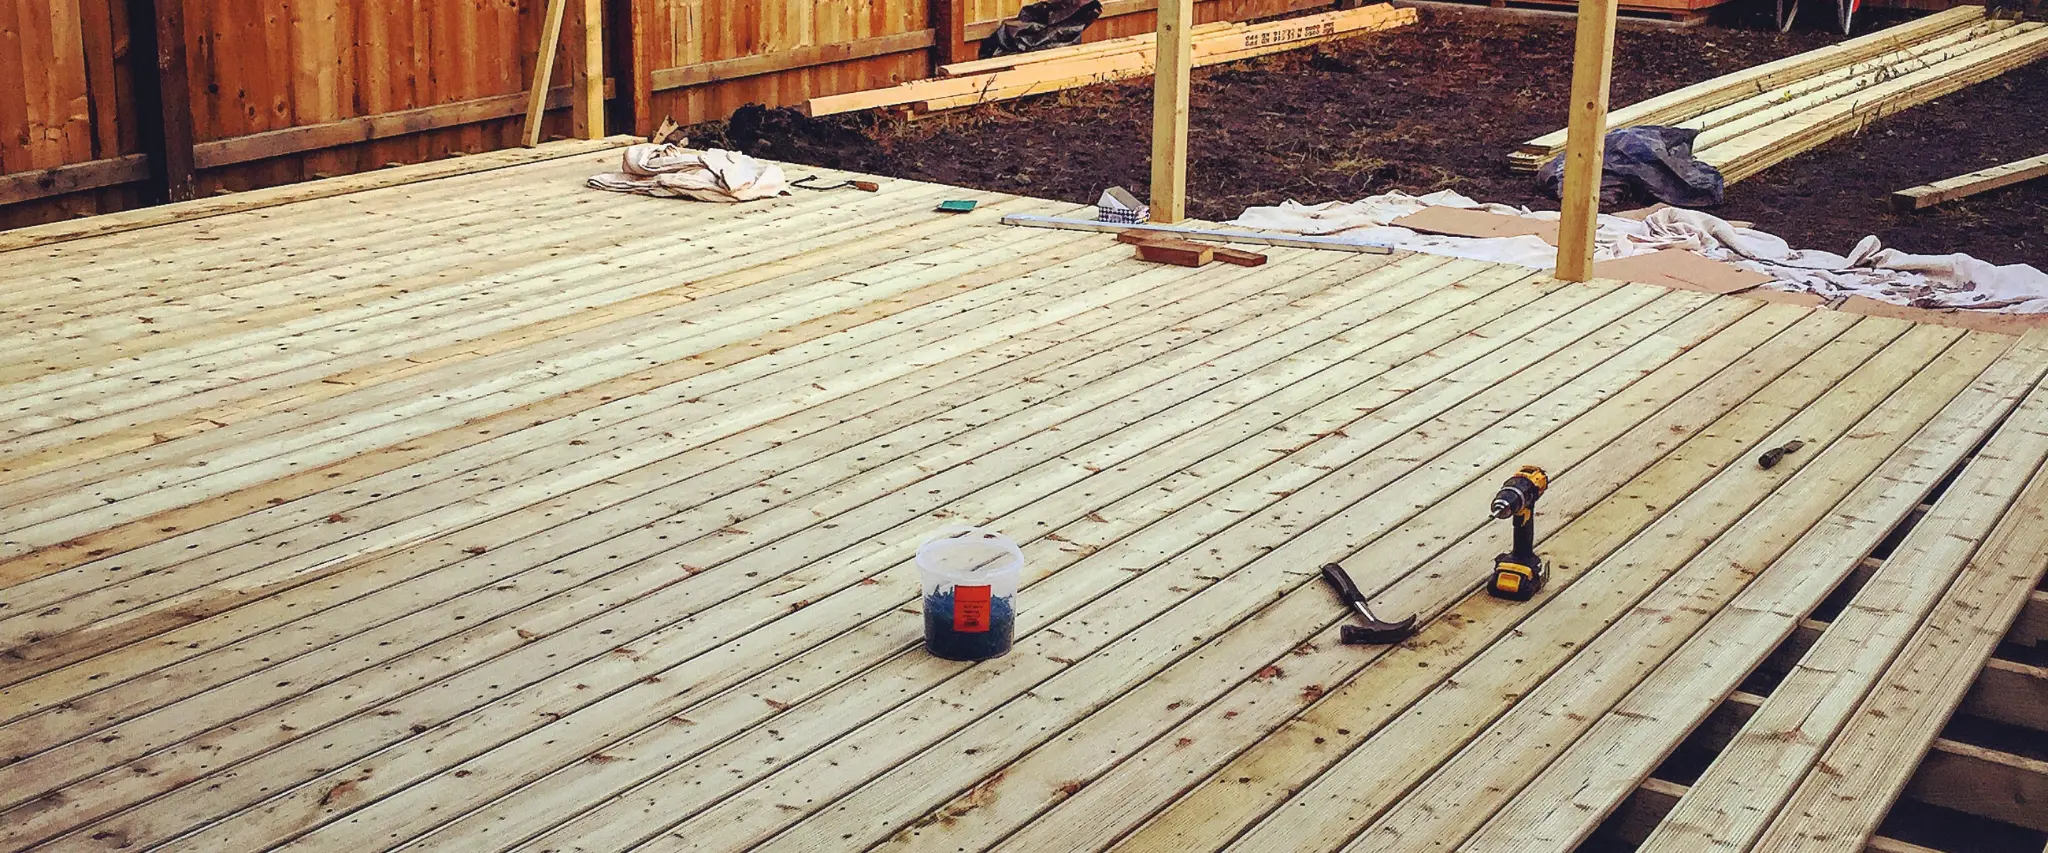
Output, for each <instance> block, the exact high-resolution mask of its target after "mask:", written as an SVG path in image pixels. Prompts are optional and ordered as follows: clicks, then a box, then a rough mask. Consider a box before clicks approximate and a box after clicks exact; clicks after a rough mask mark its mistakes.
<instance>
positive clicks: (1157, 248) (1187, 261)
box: [1137, 238, 1216, 267]
mask: <svg viewBox="0 0 2048 853" xmlns="http://www.w3.org/2000/svg"><path fill="white" fill-rule="evenodd" d="M1137 247H1138V252H1137V255H1138V257H1140V258H1143V259H1145V260H1148V261H1151V262H1153V263H1155V264H1173V265H1174V266H1181V267H1201V266H1208V264H1209V262H1211V261H1214V260H1215V259H1216V249H1215V247H1213V246H1204V245H1202V244H1200V243H1191V242H1188V241H1186V240H1173V239H1168V238H1157V239H1152V240H1142V241H1139V242H1138V243H1137Z"/></svg>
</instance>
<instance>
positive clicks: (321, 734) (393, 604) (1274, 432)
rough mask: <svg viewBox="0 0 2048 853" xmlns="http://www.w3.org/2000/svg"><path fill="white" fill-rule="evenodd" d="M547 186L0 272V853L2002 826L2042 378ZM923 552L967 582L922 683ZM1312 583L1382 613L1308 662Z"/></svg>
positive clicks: (5, 263)
mask: <svg viewBox="0 0 2048 853" xmlns="http://www.w3.org/2000/svg"><path fill="white" fill-rule="evenodd" d="M608 157H609V155H603V154H599V155H592V154H580V155H577V156H573V157H568V158H564V159H556V160H550V161H546V162H541V163H536V164H531V165H523V166H517V167H511V168H502V169H497V170H494V171H488V172H482V173H478V174H471V175H467V176H459V177H445V178H442V179H439V180H433V181H428V182H423V183H417V184H411V185H403V186H395V187H387V188H383V189H375V190H370V191H365V192H358V193H353V194H347V195H340V196H336V197H332V198H321V199H314V200H307V201H300V202H297V203H293V204H286V205H282V206H276V207H269V208H264V209H260V210H253V211H248V212H242V213H232V214H228V215H220V216H212V217H208V218H202V219H196V220H192V221H185V222H170V223H166V224H158V225H154V226H152V227H147V228H141V229H139V230H132V231H127V232H124V233H113V234H106V235H102V236H95V237H89V238H85V239H78V240H70V241H67V242H60V243H55V244H51V245H45V246H37V247H32V248H26V249H18V250H15V251H12V252H8V253H5V254H0V270H4V272H0V278H4V279H5V280H6V282H7V284H6V285H5V287H4V288H0V309H4V312H5V313H4V316H0V323H4V324H5V327H6V331H5V334H6V339H7V341H8V344H9V345H8V347H7V350H6V355H5V360H4V362H0V394H4V396H5V404H4V406H0V430H4V434H5V436H6V443H5V445H4V447H0V484H4V486H0V495H4V497H0V504H4V508H0V543H4V544H0V549H4V550H0V560H4V561H0V809H4V811H0V849H4V850H23V849H48V850H95V851H105V850H116V849H120V850H176V851H205V853H232V851H253V850H264V849H273V848H290V849H295V850H298V849H304V850H331V851H346V853H364V851H371V850H397V849H403V850H451V851H483V850H521V851H543V850H547V851H625V850H639V851H669V850H741V849H748V848H758V849H768V850H791V851H816V850H867V849H888V850H930V851H953V850H969V851H979V850H984V849H1000V850H1005V851H1027V850H1028V851H1057V852H1063V851H1075V850H1101V849H1109V848H1115V849H1120V850H1132V851H1146V850H1171V851H1208V850H1218V849H1225V848H1228V849H1233V850H1245V851H1253V850H1258V851H1269V850H1270V851H1330V850H1339V849H1343V850H1352V851H1375V853H1377V851H1420V850H1449V849H1456V850H1465V851H1508V850H1515V851H1568V850H1573V849H1575V848H1578V847H1580V846H1581V845H1582V843H1584V844H1585V845H1587V848H1586V849H1595V848H1599V849H1616V846H1617V845H1618V846H1619V847H1620V848H1621V849H1626V848H1627V847H1628V846H1631V845H1636V844H1641V845H1642V849H1645V850H1656V851H1697V850H1703V849H1708V848H1709V847H1712V848H1713V849H1718V850H1767V851H1785V850H1796V851H1860V850H1862V849H1864V847H1865V844H1866V839H1868V838H1869V837H1870V836H1871V835H1872V833H1874V832H1877V831H1878V828H1879V824H1880V821H1883V820H1885V819H1886V816H1887V814H1888V812H1890V811H1892V805H1893V801H1894V800H1895V799H1898V798H1900V797H1901V795H1902V794H1903V797H1904V803H1906V804H1909V805H1902V806H1901V809H1905V808H1908V807H1910V808H1913V809H1918V810H1921V811H1924V812H1926V813H1928V814H1934V815H1937V816H1949V817H1953V819H1954V820H1957V821H1964V822H1963V823H1954V824H1947V825H1944V826H1946V827H1948V828H1949V830H1951V831H1948V832H1947V833H1946V834H1948V835H1951V836H1953V835H1954V834H1955V833H1956V832H1960V831H1964V830H1968V829H1969V828H1970V827H1976V826H1979V825H1980V824H1978V823H1969V821H1978V822H1989V823H1996V824H1998V826H1999V827H2000V830H1999V831H2008V830H2009V831H2010V833H2012V835H2011V837H2012V838H2013V839H2016V840H2014V841H2013V842H2012V843H2014V844H2020V845H2024V844H2025V843H2027V838H2028V836H2027V835H2026V833H2034V834H2033V835H2032V836H2031V838H2032V843H2034V844H2035V845H2036V846H2037V847H2038V846H2039V845H2040V844H2041V842H2042V841H2043V839H2044V838H2048V836H2044V835H2042V833H2043V832H2048V805H2044V803H2048V788H2044V785H2048V773H2044V772H2043V769H2044V768H2048V763H2044V762H2043V761H2042V759H2044V758H2048V755H2044V754H2029V752H2028V749H2027V744H2028V743H2032V744H2033V745H2035V746H2040V745H2041V744H2043V743H2048V735H2044V734H2042V732H2044V731H2048V719H2044V718H2048V714H2044V712H2043V711H2042V710H2041V709H2042V707H2043V703H2042V701H2041V699H2042V697H2043V696H2048V670H2043V669H2042V668H2041V665H2042V664H2044V663H2048V660H2042V659H2040V658H2039V656H2038V655H2036V654H2035V653H2036V652H2037V651H2038V648H2037V647H2036V646H2035V645H2034V644H2036V643H2038V642H2039V641H2040V640H2041V638H2042V636H2043V635H2044V634H2048V597H2044V596H2043V595H2042V594H2041V593H2039V592H2037V591H2036V590H2037V588H2038V586H2039V584H2040V582H2041V574H2042V571H2043V568H2044V563H2048V557H2044V556H2043V555H2044V554H2048V518H2044V515H2048V469H2044V467H2043V464H2042V463H2043V459H2044V458H2048V387H2044V385H2043V383H2042V377H2043V374H2044V372H2048V332H2034V333H2030V334H2028V335H2026V336H2024V337H2012V336H2005V335H1998V334H1991V333H1987V332H1967V331H1962V330H1958V329H1952V328H1943V327H1936V326H1915V325H1912V324H1909V323H1906V322H1903V321H1900V320H1896V319H1886V318H1876V317H1857V316H1853V315H1849V314H1843V313H1838V312H1833V311H1826V310H1809V309H1806V308H1801V307H1795V306H1790V305H1782V304H1766V303H1763V302H1759V301H1753V300H1749V299H1743V298H1715V297H1711V296H1707V295H1704V294H1697V293H1685V292H1672V291H1665V290H1661V289H1657V288H1653V287H1648V286H1642V285H1626V284H1617V283H1612V282H1604V283H1603V282H1596V283H1592V284H1586V285H1570V284H1561V283H1558V282H1555V281H1551V280H1549V279H1548V278H1546V277H1545V276H1542V275H1540V274H1534V273H1532V272H1531V271H1529V270H1526V269H1521V268H1515V267H1503V266H1495V265H1489V264H1484V263H1479V262H1472V261H1460V260H1450V259H1445V258H1440V257H1432V256H1423V255H1396V256H1374V255H1362V254H1352V253H1345V252H1332V251H1316V250H1303V249H1272V250H1270V255H1271V256H1272V262H1271V263H1269V264H1267V265H1265V266H1262V267H1257V268H1239V267H1232V266H1211V267H1208V268H1204V269H1201V270H1188V269H1183V268H1178V267H1163V266H1152V265H1147V264H1143V263H1141V262H1138V261H1136V260H1133V259H1132V258H1130V257H1129V254H1130V248H1129V247H1128V246H1124V245H1120V244H1117V243H1115V242H1113V241H1112V240H1110V239H1109V238H1108V237H1107V236H1105V235H1100V234H1083V233H1069V232H1055V231H1043V230H1029V229H1016V228H1009V227H1005V226H1002V225H1000V224H998V223H997V220H998V219H999V217H1000V216H1001V215H1002V214H1005V213H1012V212H1018V213H1023V212H1031V213H1050V214H1061V213H1068V212H1071V211H1072V210H1073V209H1074V208H1073V207H1072V206H1071V205H1062V204H1058V203H1052V202H1044V201H1036V200H1030V199H1023V198H1015V197H1008V196H1001V195H997V194H993V193H983V192H973V191H967V190H961V189H957V188H947V187H940V186H934V185H924V184H917V183H912V182H906V181H887V182H885V183H884V188H883V191H882V192H880V193H878V194H872V195H871V194H866V193H859V192H843V193H805V194H802V195H799V196H797V197H792V198H788V199H783V200H778V201H774V202H770V203H760V204H750V205H745V206H738V207H722V206H712V205H700V204H691V203H685V202H676V201H658V200H651V199H643V198H632V197H621V196H615V195H609V194H604V193H598V192H593V191H589V190H585V189H583V188H582V187H581V185H580V179H581V178H582V177H583V176H585V175H587V174H589V173H591V172H593V171H596V170H597V168H598V165H599V164H600V163H601V162H602V161H603V160H605V159H608ZM812 171H815V170H810V169H803V168H796V169H793V170H792V177H797V176H801V175H803V174H807V173H810V172H812ZM826 174H827V176H828V177H829V176H830V174H831V173H826ZM944 198H976V199H979V200H980V201H981V202H982V203H983V207H982V209H981V210H980V211H978V212H976V213H973V214H969V215H965V216H958V217H949V216H945V215H942V214H937V213H933V212H931V208H932V207H933V206H934V205H935V204H936V203H937V202H938V201H939V200H941V199H944ZM1795 438H1796V439H1799V440H1801V441H1803V442H1805V447H1804V448H1803V449H1801V450H1799V451H1798V452H1796V453H1793V454H1791V455H1790V456H1787V457H1786V458H1785V460H1784V461H1783V462H1782V463H1781V464H1779V465H1777V466H1775V467H1773V468H1771V469H1768V470H1766V469H1764V468H1761V467H1759V466H1758V465H1757V464H1756V463H1755V461H1754V460H1755V458H1756V456H1757V455H1758V454H1759V453H1760V452H1761V451H1762V450H1764V449H1766V448H1770V447H1774V446H1777V445H1780V444H1783V443H1785V442H1787V441H1789V440H1792V439H1795ZM1525 463H1533V464H1540V465H1543V466H1545V467H1547V468H1548V469H1549V470H1550V471H1551V472H1552V473H1553V475H1554V478H1555V479H1554V486H1553V488H1552V490H1551V492H1550V494H1549V495H1548V496H1546V498H1545V499H1544V502H1543V503H1542V505H1541V516H1540V520H1539V523H1540V525H1541V527H1540V530H1541V533H1542V539H1541V543H1540V547H1541V550H1543V551H1544V552H1545V553H1546V554H1547V555H1548V556H1549V557H1550V558H1551V559H1552V560H1553V561H1554V563H1555V566H1556V567H1555V577H1554V579H1553V582H1552V585H1551V587H1550V588H1549V589H1548V590H1546V592H1545V593H1544V594H1543V595H1542V596H1540V597H1539V598H1538V599H1537V600H1535V601H1533V602H1529V603H1511V602H1503V601H1498V600H1495V599H1492V598H1489V597H1486V596H1484V595H1483V594H1475V591H1476V590H1477V589H1478V586H1479V584H1480V583H1481V581H1482V580H1483V579H1484V576H1485V571H1486V569H1487V568H1488V567H1489V566H1490V560H1491V558H1492V557H1493V555H1494V554H1495V553H1496V552H1497V551H1500V550H1503V548H1504V545H1505V542H1506V536H1507V531H1506V529H1505V526H1504V525H1503V524H1502V523H1500V522H1492V521H1489V520H1488V519H1487V518H1486V506H1487V502H1488V499H1489V498H1490V497H1491V495H1492V494H1493V492H1494V490H1495V489H1496V488H1497V487H1498V485H1499V483H1500V482H1501V481H1502V480H1503V479H1504V478H1505V477H1506V475H1507V474H1508V473H1509V472H1511V471H1512V470H1513V469H1514V468H1515V467H1516V466H1518V465H1521V464H1525ZM959 523H974V524H984V525H988V526H992V527H994V528H997V529H1000V530H1002V531H1004V532H1006V533H1008V534H1010V535H1012V536H1013V537H1015V538H1017V539H1018V540H1019V541H1021V542H1023V543H1024V549H1025V553H1026V554H1027V557H1028V559H1029V565H1028V567H1027V570H1026V580H1027V582H1028V584H1029V585H1028V587H1027V588H1026V589H1025V590H1024V591H1023V593H1022V598H1021V599H1020V600H1021V603H1022V606H1023V610H1022V613H1021V615H1020V622H1019V627H1018V630H1019V633H1020V637H1019V643H1018V648H1017V649H1016V650H1015V651H1014V652H1013V653H1012V654H1010V655H1008V656H1007V657H1004V658H1001V659H998V660H995V661H991V662H987V663H983V664H979V665H971V666H970V665H963V664H955V663H949V662H946V661H941V660H938V659H935V658H932V657H929V656H927V655H925V654H924V653H923V652H922V651H921V649H920V647H919V637H920V632H921V630H922V624H921V621H920V619H919V617H918V615H917V614H918V610H917V606H918V589H917V584H916V576H915V568H914V566H913V565H912V564H911V563H910V561H909V559H908V558H909V555H910V553H911V550H912V549H913V548H914V547H915V546H916V545H917V544H918V543H919V542H920V541H921V540H922V539H923V538H924V537H926V536H927V535H929V534H930V533H931V532H932V531H934V530H936V529H938V528H941V527H943V526H946V525H953V524H959ZM1330 561H1342V562H1343V563H1344V564H1345V565H1347V566H1348V567H1350V569H1351V571H1352V573H1353V574H1354V575H1355V576H1356V577H1357V578H1358V580H1359V581H1360V583H1361V584H1362V585H1364V586H1366V587H1368V592H1369V593H1370V594H1371V595H1372V596H1373V599H1374V601H1375V604H1376V606H1377V607H1378V608H1379V609H1380V610H1381V611H1382V612H1383V613H1394V614H1402V613H1407V612H1411V611H1412V612H1419V613H1421V614H1423V615H1424V618H1425V620H1426V621H1425V626H1424V629H1423V631H1422V632H1421V633H1420V634H1419V635H1418V636H1417V637H1415V638H1414V639H1413V640H1412V641H1410V642H1408V643H1405V644H1403V645H1401V646H1398V647H1394V648H1360V647H1347V646H1343V645H1340V644H1338V643H1337V642H1336V637H1337V632H1338V626H1339V625H1341V624H1342V623H1343V622H1344V620H1345V617H1346V613H1345V611H1344V610H1343V609H1341V608H1340V606H1339V605H1338V603H1337V602H1336V601H1335V600H1334V598H1333V597H1332V596H1331V595H1330V594H1329V591H1328V590H1327V589H1325V588H1324V587H1323V586H1322V585H1321V584H1320V582H1319V581H1318V580H1317V578H1316V575H1315V572H1316V568H1317V566H1319V565H1320V564H1322V563H1325V562H1330ZM1994 653H1996V654H1997V655H1998V657H1997V658H1992V659H1991V660H1990V664H1989V666H1990V668H1988V669H1987V658H1990V657H1991V656H1992V655H1993V654H1994ZM2030 655H2033V657H2030ZM1994 673H1998V674H1996V675H1994ZM1980 674H1981V675H1980ZM1987 684H1990V686H1989V687H1987V686H1986V685H1987ZM2029 691H2032V692H2029ZM1959 705H1960V706H1962V708H1963V712H1962V714H1961V715H1958V717H1957V719H1958V720H1961V719H1964V718H1965V717H1967V718H1968V719H1970V720H1973V721H1976V722H1978V723H1982V724H1983V726H1985V727H1992V728H1995V730H1996V731H1997V732H2002V733H2005V734H2004V736H2008V737H2007V739H2006V740H2004V741H1999V740H1998V739H1997V738H1995V737H1989V736H1987V738H1985V739H1980V740H1978V741H1977V742H1969V741H1965V740H1962V739H1959V738H1960V737H1961V734H1960V733H1959V731H1957V730H1956V726H1955V724H1953V723H1951V722H1950V719H1949V718H1950V713H1951V711H1953V710H1954V709H1956V708H1957V707H1958V706H1959ZM2015 732H2017V733H2021V734H2018V735H2014V734H2013V733H2015ZM2029 737H2031V738H2032V740H2031V741H2030V740H2029V739H2028V738H2029ZM2015 738H2016V739H2015ZM1703 751H1704V756H1705V757H1704V758H1701V755H1702V754H1703ZM1688 756H1690V757H1691V766H1690V767H1689V768H1688V762H1687V761H1684V760H1681V759H1687V758H1688ZM1716 756H1718V757H1716ZM1923 757H1925V761H1923ZM1710 759H1711V760H1710ZM1930 773H1932V774H1935V776H1934V777H1933V780H1932V781H1930V777H1929V775H1928V774H1930ZM1944 773H1945V774H1947V775H1946V776H1943V775H1941V774H1944ZM2030 798H2031V799H2030ZM1923 818H1924V815H1923ZM1922 823H1925V820H1924V819H1923V821H1922ZM1984 825H1989V824H1988V823H1986V824H1984ZM1955 827H1962V830H1955V829H1954V828H1955ZM1886 831H1887V832H1890V831H1891V830H1889V829H1887V830H1886ZM1894 834H1896V833H1894ZM2001 837H2003V836H2001ZM1906 840H1914V841H1917V842H1918V843H1920V844H1924V845H1938V844H1939V842H1940V840H1941V839H1940V837H1939V835H1937V836H1936V837H1933V838H1919V839H1906ZM1951 840H1952V841H1954V843H1953V844H1951V845H1950V846H1948V847H1946V848H1943V849H1948V850H1951V851H1953V852H1954V853H1964V851H1967V850H1976V849H1991V848H1986V847H1969V846H1956V845H1962V844H1967V843H1972V842H1970V841H1969V839H1967V838H1965V839H1962V840H1955V839H1953V838H1952V839H1951ZM1873 843H1875V844H1877V845H1878V846H1879V849H1887V850H1893V851H1896V850H1906V849H1915V848H1912V847H1911V846H1910V845H1907V844H1905V843H1904V841H1901V840H1894V839H1879V840H1877V841H1876V842H1873ZM1601 845H1605V847H1601ZM1999 849H2005V848H1999Z"/></svg>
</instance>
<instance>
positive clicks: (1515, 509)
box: [1488, 465, 1550, 601]
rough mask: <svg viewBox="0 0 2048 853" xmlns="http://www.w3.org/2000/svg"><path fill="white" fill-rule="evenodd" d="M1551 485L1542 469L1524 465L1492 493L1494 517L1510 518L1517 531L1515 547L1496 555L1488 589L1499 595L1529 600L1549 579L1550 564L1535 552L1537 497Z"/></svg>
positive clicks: (1515, 531) (1516, 599) (1499, 596)
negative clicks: (1495, 493) (1497, 491)
mask: <svg viewBox="0 0 2048 853" xmlns="http://www.w3.org/2000/svg"><path fill="white" fill-rule="evenodd" d="M1549 487H1550V477H1549V475H1547V474H1544V473H1543V469H1541V468H1538V467H1536V466H1534V465H1524V466H1522V470H1520V471H1516V472H1515V475H1514V476H1512V477H1509V478H1508V481H1507V483H1506V484H1505V485H1503V486H1501V487H1500V494H1497V495H1494V496H1493V517H1494V518H1505V519H1509V520H1510V521H1511V522H1512V523H1513V525H1514V533H1515V542H1514V546H1513V550H1510V551H1508V552H1507V553H1505V554H1502V555H1500V556H1498V557H1495V558H1494V566H1493V582H1492V583H1491V584H1489V585H1488V589H1489V590H1490V591H1491V592H1492V593H1493V594H1494V597H1496V598H1509V599H1514V600H1515V601H1528V600H1529V599H1530V598H1531V597H1533V596H1534V595H1536V593H1537V592H1538V591H1540V590H1542V589H1543V583H1544V581H1547V580H1549V579H1550V566H1549V565H1547V564H1545V563H1544V562H1543V558H1542V557H1539V556H1537V555H1536V499H1537V498H1540V497H1543V490H1544V489H1547V488H1549Z"/></svg>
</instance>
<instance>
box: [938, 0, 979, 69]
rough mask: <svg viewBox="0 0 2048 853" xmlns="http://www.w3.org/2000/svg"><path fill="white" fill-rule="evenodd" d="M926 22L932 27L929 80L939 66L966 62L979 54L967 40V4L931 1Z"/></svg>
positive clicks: (951, 0)
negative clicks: (930, 73)
mask: <svg viewBox="0 0 2048 853" xmlns="http://www.w3.org/2000/svg"><path fill="white" fill-rule="evenodd" d="M928 8H929V9H930V13H929V15H928V18H927V19H928V20H929V21H930V22H931V26H932V76H934V77H936V76H938V73H939V66H941V65H951V64H953V63H955V62H966V61H968V60H970V59H973V58H975V56H976V55H978V53H979V51H978V50H977V48H976V47H975V46H974V44H973V43H972V42H969V41H968V40H967V24H968V23H969V21H968V20H967V0H931V5H930V6H929V7H928Z"/></svg>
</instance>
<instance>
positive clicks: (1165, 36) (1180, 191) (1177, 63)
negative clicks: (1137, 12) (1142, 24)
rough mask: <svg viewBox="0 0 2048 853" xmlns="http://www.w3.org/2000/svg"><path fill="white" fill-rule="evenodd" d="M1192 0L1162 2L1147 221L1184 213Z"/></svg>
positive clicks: (1192, 51)
mask: <svg viewBox="0 0 2048 853" xmlns="http://www.w3.org/2000/svg"><path fill="white" fill-rule="evenodd" d="M1194 26H1195V0H1163V2H1161V3H1160V4H1159V29H1158V37H1157V39H1156V40H1155V42H1154V47H1155V49H1156V50H1157V52H1158V56H1159V62H1158V68H1157V71H1156V73H1154V74H1153V76H1152V221H1154V222H1160V223H1165V224H1168V225H1171V224H1173V223H1175V222H1179V221H1181V220H1183V219H1186V218H1187V212H1188V198H1187V196H1188V159H1187V158H1188V84H1189V79H1188V78H1189V76H1190V74H1191V73H1192V72H1193V69H1194V58H1195V57H1194V54H1195V45H1194V32H1193V28H1194Z"/></svg>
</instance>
